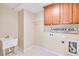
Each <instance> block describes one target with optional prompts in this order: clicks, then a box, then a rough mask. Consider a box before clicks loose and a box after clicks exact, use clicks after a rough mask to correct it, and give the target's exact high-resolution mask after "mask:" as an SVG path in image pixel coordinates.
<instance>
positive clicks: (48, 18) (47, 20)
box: [44, 6, 52, 25]
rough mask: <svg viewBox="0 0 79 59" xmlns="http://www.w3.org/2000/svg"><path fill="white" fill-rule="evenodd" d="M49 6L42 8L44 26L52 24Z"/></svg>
mask: <svg viewBox="0 0 79 59" xmlns="http://www.w3.org/2000/svg"><path fill="white" fill-rule="evenodd" d="M51 8H52V7H51V6H48V7H46V8H44V19H45V20H44V24H45V25H51V24H52V14H51V10H52V9H51Z"/></svg>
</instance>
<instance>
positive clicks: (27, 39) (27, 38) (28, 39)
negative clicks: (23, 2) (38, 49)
mask: <svg viewBox="0 0 79 59" xmlns="http://www.w3.org/2000/svg"><path fill="white" fill-rule="evenodd" d="M33 21H34V14H32V13H31V12H29V11H27V10H25V11H24V46H25V49H26V50H27V48H30V47H31V46H33V45H34V38H35V37H34V34H35V26H34V23H33Z"/></svg>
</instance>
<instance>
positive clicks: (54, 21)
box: [51, 4, 60, 24]
mask: <svg viewBox="0 0 79 59" xmlns="http://www.w3.org/2000/svg"><path fill="white" fill-rule="evenodd" d="M59 6H60V5H59V4H55V5H53V6H52V11H51V14H52V24H59V22H60V20H59V19H60V18H59V14H60V8H59Z"/></svg>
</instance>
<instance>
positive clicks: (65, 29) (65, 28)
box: [49, 26, 78, 33]
mask: <svg viewBox="0 0 79 59" xmlns="http://www.w3.org/2000/svg"><path fill="white" fill-rule="evenodd" d="M49 32H52V33H56V32H59V33H60V32H61V33H78V27H73V26H51V27H50V28H49Z"/></svg>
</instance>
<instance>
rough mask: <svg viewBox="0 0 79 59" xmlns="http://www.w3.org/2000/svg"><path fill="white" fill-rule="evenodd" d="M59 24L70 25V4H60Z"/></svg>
mask: <svg viewBox="0 0 79 59" xmlns="http://www.w3.org/2000/svg"><path fill="white" fill-rule="evenodd" d="M60 8H61V11H60V12H61V17H60V19H61V21H60V23H61V24H71V23H72V4H69V3H64V4H61V6H60Z"/></svg>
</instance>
